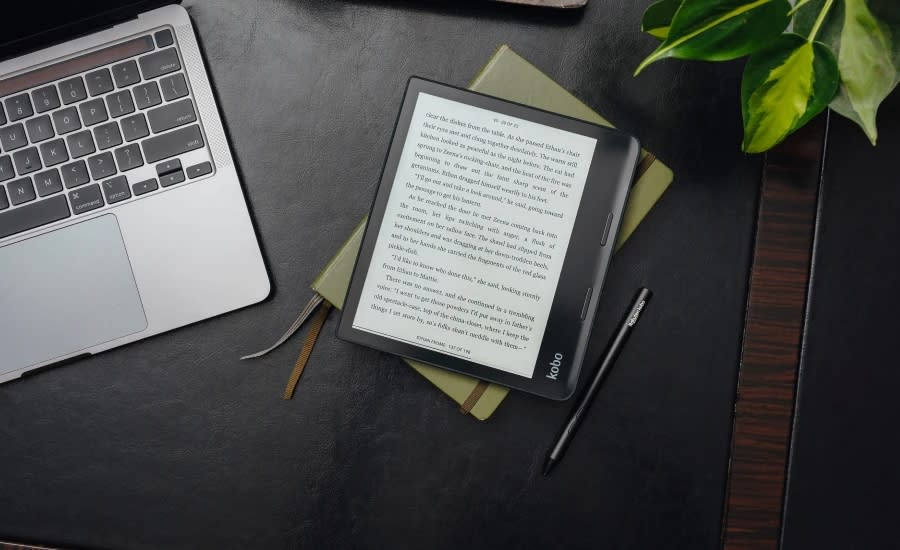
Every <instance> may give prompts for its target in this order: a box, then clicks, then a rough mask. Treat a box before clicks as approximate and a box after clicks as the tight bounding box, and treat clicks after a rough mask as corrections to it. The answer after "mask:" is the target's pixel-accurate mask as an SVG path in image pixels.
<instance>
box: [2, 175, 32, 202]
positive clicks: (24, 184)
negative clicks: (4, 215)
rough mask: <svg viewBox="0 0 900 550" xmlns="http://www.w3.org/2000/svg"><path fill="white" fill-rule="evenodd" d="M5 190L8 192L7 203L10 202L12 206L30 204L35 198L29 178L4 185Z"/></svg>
mask: <svg viewBox="0 0 900 550" xmlns="http://www.w3.org/2000/svg"><path fill="white" fill-rule="evenodd" d="M6 190H7V191H9V202H11V203H12V205H13V206H18V205H20V204H25V203H26V202H31V201H33V200H34V199H35V198H36V197H35V194H34V186H33V185H31V178H22V179H20V180H16V181H11V182H9V183H7V184H6Z"/></svg>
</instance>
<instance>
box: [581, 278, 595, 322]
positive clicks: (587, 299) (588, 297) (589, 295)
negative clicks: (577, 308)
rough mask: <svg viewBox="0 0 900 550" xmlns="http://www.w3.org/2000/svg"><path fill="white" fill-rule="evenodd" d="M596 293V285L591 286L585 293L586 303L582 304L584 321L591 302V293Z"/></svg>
mask: <svg viewBox="0 0 900 550" xmlns="http://www.w3.org/2000/svg"><path fill="white" fill-rule="evenodd" d="M593 293H594V287H591V286H589V287H588V289H587V292H586V293H585V294H584V305H582V306H581V320H582V321H584V318H585V316H587V310H588V304H590V303H591V294H593Z"/></svg>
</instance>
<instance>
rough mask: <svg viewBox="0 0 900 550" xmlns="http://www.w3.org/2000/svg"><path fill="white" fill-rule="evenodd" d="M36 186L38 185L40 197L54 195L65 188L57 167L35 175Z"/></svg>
mask: <svg viewBox="0 0 900 550" xmlns="http://www.w3.org/2000/svg"><path fill="white" fill-rule="evenodd" d="M34 186H35V187H37V194H38V196H39V197H46V196H47V195H53V194H54V193H59V192H60V191H62V190H63V185H62V180H61V179H60V178H59V172H57V171H56V168H54V169H52V170H47V171H46V172H41V173H40V174H35V175H34Z"/></svg>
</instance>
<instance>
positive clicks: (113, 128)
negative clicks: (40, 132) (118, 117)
mask: <svg viewBox="0 0 900 550" xmlns="http://www.w3.org/2000/svg"><path fill="white" fill-rule="evenodd" d="M94 139H96V140H97V147H99V148H100V150H103V149H109V148H110V147H115V146H116V145H122V134H120V133H119V125H118V124H116V123H115V122H107V123H106V124H101V125H100V126H97V127H96V128H94Z"/></svg>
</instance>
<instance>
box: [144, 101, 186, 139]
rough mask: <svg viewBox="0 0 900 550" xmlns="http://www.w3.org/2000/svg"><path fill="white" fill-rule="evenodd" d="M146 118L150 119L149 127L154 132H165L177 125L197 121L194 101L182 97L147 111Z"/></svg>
mask: <svg viewBox="0 0 900 550" xmlns="http://www.w3.org/2000/svg"><path fill="white" fill-rule="evenodd" d="M147 120H149V121H150V129H151V130H153V132H154V133H159V132H165V131H166V130H171V129H172V128H177V127H178V126H184V125H185V124H190V123H191V122H196V121H197V115H196V114H195V113H194V102H193V101H191V100H190V99H182V100H181V101H176V102H175V103H169V104H167V105H163V106H162V107H157V108H156V109H152V110H150V111H147Z"/></svg>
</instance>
